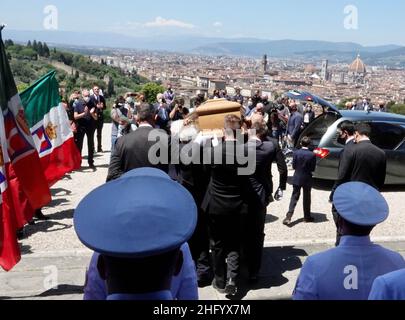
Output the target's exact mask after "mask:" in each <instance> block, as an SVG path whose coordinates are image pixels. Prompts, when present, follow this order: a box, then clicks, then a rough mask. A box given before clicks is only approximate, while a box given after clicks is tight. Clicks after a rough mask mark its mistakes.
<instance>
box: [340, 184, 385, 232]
mask: <svg viewBox="0 0 405 320" xmlns="http://www.w3.org/2000/svg"><path fill="white" fill-rule="evenodd" d="M333 203H334V205H335V208H336V210H337V212H338V213H339V215H340V216H341V217H342V218H344V219H345V220H347V221H349V222H351V223H353V224H355V225H358V226H375V225H377V224H380V223H382V222H384V221H385V220H386V219H387V218H388V215H389V206H388V203H387V201H386V200H385V199H384V197H383V196H382V194H381V193H380V192H379V191H378V190H376V189H375V188H373V187H371V186H370V185H368V184H365V183H362V182H349V183H345V184H342V185H341V186H339V188H337V189H336V191H335V194H334V197H333Z"/></svg>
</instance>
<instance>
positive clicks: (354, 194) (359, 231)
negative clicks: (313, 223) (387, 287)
mask: <svg viewBox="0 0 405 320" xmlns="http://www.w3.org/2000/svg"><path fill="white" fill-rule="evenodd" d="M333 202H334V205H335V207H336V210H337V212H338V227H339V229H340V231H341V234H342V235H343V236H342V239H341V242H340V245H339V246H338V247H337V248H334V249H331V250H329V251H326V252H323V253H320V254H317V255H314V256H311V257H309V258H308V259H307V261H306V262H305V264H304V266H303V268H302V270H301V274H300V276H299V278H298V280H297V284H296V287H295V290H294V294H293V296H294V300H367V299H368V296H369V294H370V290H371V286H372V284H373V281H374V280H375V279H376V278H377V277H379V276H381V275H384V274H386V273H389V272H392V271H395V270H399V269H402V268H404V267H405V261H404V259H403V258H402V256H401V255H400V254H398V253H396V252H393V251H390V250H388V249H385V248H383V247H381V246H378V245H375V244H373V243H372V242H371V240H370V233H371V231H372V230H373V229H374V227H375V226H376V225H378V224H380V223H382V222H383V221H385V220H386V219H387V218H388V214H389V208H388V204H387V202H386V200H385V199H384V197H383V196H382V195H381V194H380V193H379V192H378V191H377V190H376V189H374V188H373V187H371V186H369V185H367V184H364V183H362V182H350V183H346V184H343V185H341V186H340V187H339V188H338V189H336V192H335V194H334V197H333Z"/></svg>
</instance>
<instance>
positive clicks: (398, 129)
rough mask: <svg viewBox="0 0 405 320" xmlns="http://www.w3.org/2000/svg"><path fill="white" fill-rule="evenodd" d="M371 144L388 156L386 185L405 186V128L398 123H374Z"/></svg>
mask: <svg viewBox="0 0 405 320" xmlns="http://www.w3.org/2000/svg"><path fill="white" fill-rule="evenodd" d="M371 128H372V133H371V137H370V139H371V142H373V143H374V144H375V145H376V146H378V147H379V148H381V149H383V150H384V151H385V153H386V154H387V177H386V179H385V183H386V184H405V128H404V126H403V125H401V124H398V123H388V122H372V123H371Z"/></svg>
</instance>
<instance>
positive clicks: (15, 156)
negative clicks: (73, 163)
mask: <svg viewBox="0 0 405 320" xmlns="http://www.w3.org/2000/svg"><path fill="white" fill-rule="evenodd" d="M0 29H3V28H0ZM0 148H1V150H0V189H1V197H0V201H1V202H0V266H1V267H3V268H4V269H5V270H6V271H9V270H11V269H12V268H13V267H14V266H15V265H16V264H17V263H18V261H19V260H20V250H19V247H18V243H17V239H16V232H17V229H18V228H20V227H21V225H24V224H26V223H27V222H28V221H30V220H31V219H32V217H33V211H32V209H39V208H41V207H43V206H45V205H46V204H48V203H49V202H50V201H51V194H50V190H49V186H48V182H47V180H46V178H45V175H44V172H43V169H42V165H41V161H40V159H39V156H38V152H37V150H36V147H35V144H34V141H33V138H32V135H31V131H30V128H29V125H28V123H27V121H26V118H25V112H24V108H23V106H22V104H21V100H20V96H19V95H18V91H17V87H16V85H15V82H14V78H13V75H12V73H11V69H10V64H9V62H8V59H7V55H6V51H5V47H4V43H3V40H2V37H1V30H0ZM16 187H18V188H19V189H18V190H16ZM19 195H24V198H26V200H27V205H29V207H31V208H32V209H31V210H29V212H23V214H24V216H23V217H21V216H20V217H18V216H17V215H16V210H15V207H17V206H18V207H19V208H18V209H19V210H20V211H21V206H22V204H21V203H18V202H15V200H13V198H14V199H17V198H19Z"/></svg>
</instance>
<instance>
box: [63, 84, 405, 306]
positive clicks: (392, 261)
mask: <svg viewBox="0 0 405 320" xmlns="http://www.w3.org/2000/svg"><path fill="white" fill-rule="evenodd" d="M210 99H212V100H216V99H226V100H229V101H233V102H238V103H239V104H240V105H241V116H240V117H239V116H236V115H234V114H232V115H226V116H225V118H224V125H223V130H222V133H223V135H222V136H220V137H218V136H217V135H216V134H215V135H214V134H212V135H210V134H208V135H204V134H202V133H200V132H199V130H198V127H197V126H196V125H195V117H193V114H194V113H195V112H194V111H195V110H192V108H187V107H186V106H185V101H184V99H183V98H182V97H181V96H177V95H176V94H175V91H174V90H173V89H172V87H171V86H169V87H168V88H167V90H166V91H165V92H164V93H161V94H159V95H158V96H157V99H156V103H154V104H149V103H147V102H145V97H144V96H143V95H142V94H135V93H128V94H127V95H126V96H121V97H118V98H117V99H116V101H115V104H114V106H113V108H112V111H111V119H112V121H113V125H112V133H111V141H112V152H111V163H110V166H109V171H108V177H107V183H106V184H105V185H103V186H101V187H100V188H98V189H97V190H95V191H94V192H92V193H91V194H90V195H88V196H87V197H85V198H84V199H83V201H82V202H81V203H80V204H79V206H78V208H77V209H76V213H75V228H76V232H77V234H78V236H79V238H80V240H81V241H82V242H83V243H84V244H85V245H86V246H88V247H89V248H90V249H92V250H94V251H95V254H94V255H93V257H92V261H91V264H90V266H89V269H88V272H87V276H86V277H87V279H86V287H85V299H89V300H105V299H109V300H131V299H134V300H170V299H178V300H195V299H198V287H200V288H201V287H206V286H211V285H212V286H213V288H215V289H216V290H217V291H218V292H219V293H223V294H226V295H227V296H229V297H232V296H233V297H235V296H237V295H238V292H239V291H240V286H241V283H244V284H245V285H246V283H249V284H250V285H255V284H257V283H258V282H260V280H261V277H260V274H261V271H265V270H262V269H264V268H265V266H262V255H263V247H264V239H265V223H266V215H267V211H268V210H271V207H272V206H271V203H272V202H274V201H281V200H283V197H284V195H285V192H286V187H287V178H288V168H287V164H286V159H285V153H284V152H283V151H284V150H285V149H291V150H294V153H293V160H292V167H293V169H294V170H295V172H294V176H293V179H292V185H293V192H292V195H291V200H290V205H289V210H288V212H287V213H286V217H285V219H284V221H283V224H284V225H286V226H288V227H291V226H292V218H293V214H294V211H295V208H296V206H297V203H298V200H299V198H300V196H301V192H303V207H304V222H305V223H313V222H315V217H313V216H312V213H311V190H312V184H313V181H312V174H313V172H314V171H315V169H316V156H315V154H314V152H313V151H312V150H313V149H312V141H311V139H310V138H309V137H301V138H300V136H302V131H303V130H304V129H305V128H306V127H307V126H309V125H310V124H311V122H312V121H314V119H315V118H316V116H317V114H316V112H315V111H314V110H313V109H314V108H313V105H312V104H311V103H300V102H297V101H294V100H291V99H289V98H287V97H282V98H280V99H278V100H277V101H270V100H269V97H267V96H265V95H261V93H260V91H258V92H256V93H255V94H254V95H253V96H252V97H250V98H245V97H243V96H242V95H241V91H240V90H236V94H235V95H234V96H233V97H230V96H229V95H228V94H227V92H226V91H215V92H214V94H213V96H211V97H210ZM71 100H72V101H73V103H71V110H72V114H71V117H70V118H71V119H72V126H73V127H75V128H74V129H75V131H76V141H77V144H78V147H79V149H81V148H82V145H83V137H84V135H87V138H88V140H90V141H88V144H89V145H88V149H89V157H88V159H89V165H90V167H91V166H93V165H94V162H93V157H92V155H90V154H91V153H92V152H94V133H95V131H96V130H99V128H101V129H100V132H101V130H102V125H97V123H98V122H100V121H101V120H100V114H101V113H102V111H103V109H104V108H105V100H104V99H102V95H100V94H99V88H97V87H95V88H93V90H92V92H89V91H87V90H84V91H83V92H82V93H81V97H80V96H79V93H74V94H73V95H72V99H71ZM204 100H205V99H204V97H203V96H201V95H200V96H198V97H197V100H196V103H195V107H198V106H199V105H201V104H203V103H204ZM364 102H367V101H364ZM347 107H348V108H349V105H347ZM352 107H353V106H352ZM381 108H382V107H381ZM363 110H365V111H370V110H367V109H363ZM379 111H384V110H379ZM90 123H91V125H90ZM176 123H177V124H178V123H180V130H177V129H176V130H175V129H174V128H178V126H177V125H175V124H176ZM153 132H158V133H159V136H160V140H159V141H153V140H151V139H150V137H151V134H152V133H153ZM240 134H241V136H242V139H240V137H239V135H240ZM370 134H371V129H370V127H369V126H368V125H367V124H358V125H357V124H354V123H351V122H349V121H345V122H343V123H342V124H341V125H340V126H339V129H338V135H339V140H340V141H344V142H343V144H344V145H345V148H344V151H343V152H342V154H341V161H340V166H339V177H338V179H337V181H336V184H335V186H334V187H333V190H332V193H331V196H330V199H329V200H330V202H331V212H332V214H333V217H334V221H335V224H336V231H337V232H336V233H337V236H336V248H333V249H331V250H328V251H326V252H323V253H320V254H318V255H315V256H311V257H309V258H308V259H307V260H306V262H305V264H304V266H303V268H302V270H301V273H300V276H299V278H298V280H297V283H296V287H295V289H294V292H293V298H294V299H296V300H301V299H302V300H315V299H318V300H366V299H368V298H370V299H400V298H405V284H404V281H403V278H404V277H403V273H404V272H405V271H400V270H401V269H405V260H404V259H403V258H402V257H401V255H399V254H398V253H395V252H393V251H390V250H388V249H386V248H383V247H381V246H377V245H375V244H373V243H372V242H371V240H370V234H371V232H372V230H373V229H374V228H375V227H376V226H377V225H378V224H380V223H383V222H384V221H385V220H386V219H387V217H388V214H389V208H388V204H387V202H386V200H385V199H384V197H383V196H382V195H381V193H380V190H381V188H382V186H383V184H384V180H385V175H386V156H385V153H384V151H382V150H380V149H379V148H378V147H376V146H374V145H373V144H372V143H371V141H370ZM162 137H167V139H166V138H162ZM299 138H300V139H299ZM175 140H179V153H180V154H182V153H184V154H190V155H191V157H190V158H191V159H193V161H191V162H189V163H186V162H183V161H182V160H180V162H179V163H174V162H171V160H172V159H169V160H168V161H167V162H155V161H153V160H152V159H151V156H150V155H151V150H152V149H153V148H155V147H156V143H157V142H158V145H159V148H158V150H159V152H161V153H164V152H165V150H166V151H167V153H168V154H171V152H170V151H169V150H170V149H171V148H173V145H172V144H173V141H175ZM165 141H166V142H167V141H168V142H169V143H168V144H165V143H164V142H165ZM98 142H99V144H98V151H102V150H101V141H98ZM195 150H198V151H199V152H197V153H196V154H197V156H195V154H191V153H193V152H194V151H195ZM252 150H254V154H255V158H254V161H255V166H254V170H253V171H251V172H249V173H248V174H240V172H241V171H240V170H241V169H244V168H246V163H241V162H240V161H239V159H238V155H239V154H243V155H246V154H249V152H250V151H252ZM155 151H156V150H155ZM207 155H208V156H207ZM218 155H219V158H218ZM180 158H181V157H180ZM214 158H215V159H214ZM207 159H209V161H207ZM218 160H219V161H218ZM230 160H231V161H230ZM273 163H276V164H277V169H278V171H279V175H280V177H279V185H278V187H277V188H274V186H273V176H272V166H273ZM391 272H394V273H392V274H390V273H391ZM395 272H396V273H395ZM401 276H402V278H401ZM401 282H402V283H401Z"/></svg>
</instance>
